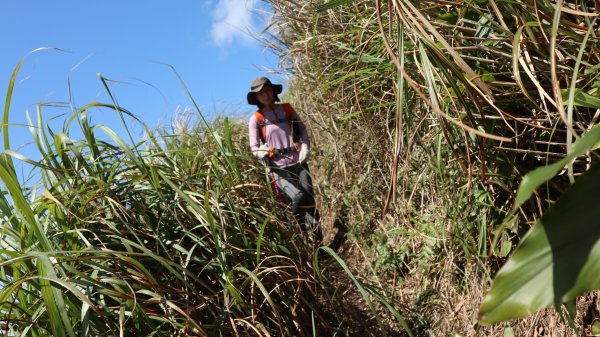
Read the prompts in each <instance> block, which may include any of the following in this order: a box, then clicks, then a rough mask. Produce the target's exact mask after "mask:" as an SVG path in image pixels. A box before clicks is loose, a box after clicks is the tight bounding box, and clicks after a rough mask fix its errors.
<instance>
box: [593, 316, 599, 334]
mask: <svg viewBox="0 0 600 337" xmlns="http://www.w3.org/2000/svg"><path fill="white" fill-rule="evenodd" d="M592 335H594V336H598V335H600V320H599V319H596V320H595V321H594V322H593V323H592Z"/></svg>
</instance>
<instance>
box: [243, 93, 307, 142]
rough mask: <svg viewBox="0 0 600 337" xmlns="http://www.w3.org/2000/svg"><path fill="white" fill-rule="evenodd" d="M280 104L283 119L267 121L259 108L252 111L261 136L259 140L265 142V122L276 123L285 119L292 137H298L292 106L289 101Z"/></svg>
mask: <svg viewBox="0 0 600 337" xmlns="http://www.w3.org/2000/svg"><path fill="white" fill-rule="evenodd" d="M282 105H283V110H284V111H285V119H280V120H277V121H271V122H267V120H266V119H265V116H264V115H263V113H262V112H261V111H260V110H256V111H255V112H254V118H255V119H256V124H257V125H258V127H259V128H260V129H261V133H260V137H261V140H262V142H263V143H266V142H267V124H269V123H273V124H277V123H280V122H283V121H286V122H288V123H289V124H290V128H291V129H292V135H293V136H294V138H299V137H300V132H299V131H296V129H297V125H296V122H297V121H296V120H295V119H294V118H292V114H293V113H294V109H293V108H292V106H291V105H290V104H289V103H283V104H282ZM295 141H297V140H295Z"/></svg>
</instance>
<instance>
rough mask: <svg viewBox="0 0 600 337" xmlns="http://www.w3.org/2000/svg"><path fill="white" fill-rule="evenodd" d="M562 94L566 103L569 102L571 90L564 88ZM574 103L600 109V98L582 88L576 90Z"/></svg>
mask: <svg viewBox="0 0 600 337" xmlns="http://www.w3.org/2000/svg"><path fill="white" fill-rule="evenodd" d="M561 95H562V97H563V102H564V105H567V104H568V99H569V90H567V89H562V90H561ZM573 98H574V99H573V105H575V106H584V107H588V108H594V109H600V98H598V97H594V96H592V95H590V94H588V93H586V92H584V91H583V90H581V89H575V90H574V97H573Z"/></svg>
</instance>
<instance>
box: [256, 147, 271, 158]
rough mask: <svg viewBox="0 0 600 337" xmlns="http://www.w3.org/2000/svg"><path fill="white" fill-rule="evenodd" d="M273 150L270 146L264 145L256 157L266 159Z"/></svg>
mask: <svg viewBox="0 0 600 337" xmlns="http://www.w3.org/2000/svg"><path fill="white" fill-rule="evenodd" d="M270 150H271V147H269V144H266V143H265V144H263V145H261V146H259V147H258V150H256V152H255V153H256V156H257V157H258V159H265V157H267V156H268V155H269V151H270Z"/></svg>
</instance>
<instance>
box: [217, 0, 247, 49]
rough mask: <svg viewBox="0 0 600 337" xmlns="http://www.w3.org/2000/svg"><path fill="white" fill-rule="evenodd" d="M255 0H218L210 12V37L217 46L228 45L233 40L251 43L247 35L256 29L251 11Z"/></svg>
mask: <svg viewBox="0 0 600 337" xmlns="http://www.w3.org/2000/svg"><path fill="white" fill-rule="evenodd" d="M256 3H257V0H218V3H217V5H216V8H215V9H214V10H213V13H212V19H213V23H212V28H211V32H210V34H211V38H212V40H213V42H214V43H215V44H216V45H218V46H219V47H225V46H228V45H230V44H231V43H232V42H233V41H234V40H240V41H242V42H244V43H251V42H252V41H254V40H253V38H252V37H251V36H250V35H249V34H251V33H255V32H256V31H257V28H256V23H255V20H254V19H253V12H254V9H255V7H256Z"/></svg>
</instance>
